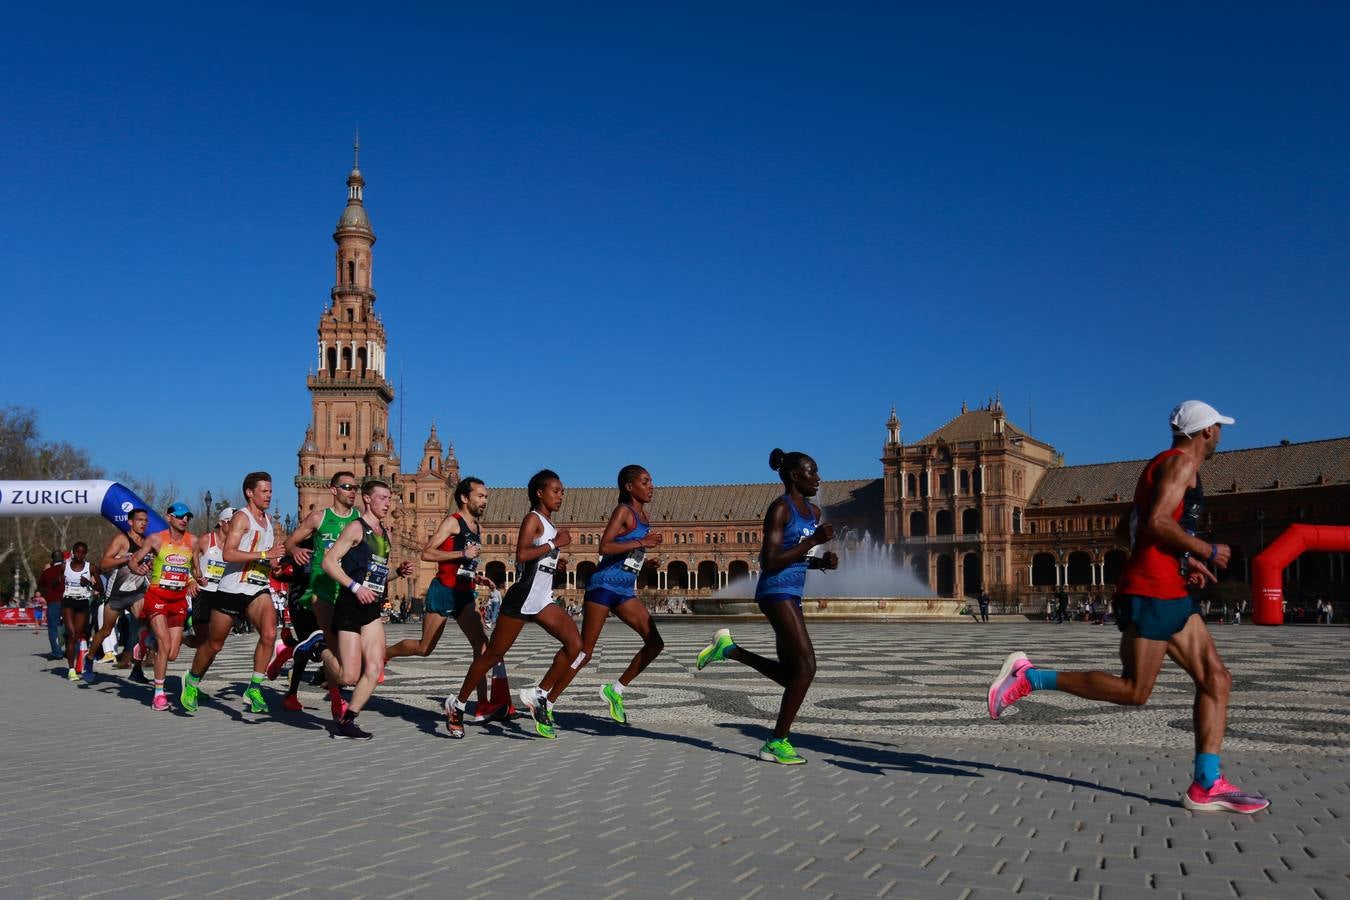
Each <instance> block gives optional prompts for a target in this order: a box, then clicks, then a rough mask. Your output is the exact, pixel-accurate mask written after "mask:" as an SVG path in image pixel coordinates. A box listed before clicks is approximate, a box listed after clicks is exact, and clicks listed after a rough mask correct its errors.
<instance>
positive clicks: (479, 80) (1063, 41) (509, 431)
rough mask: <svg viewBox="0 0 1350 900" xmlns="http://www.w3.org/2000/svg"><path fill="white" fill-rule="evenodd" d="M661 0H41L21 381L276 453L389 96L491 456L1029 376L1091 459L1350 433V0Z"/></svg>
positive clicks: (587, 473) (100, 425) (254, 456)
mask: <svg viewBox="0 0 1350 900" xmlns="http://www.w3.org/2000/svg"><path fill="white" fill-rule="evenodd" d="M644 6H645V5H642V4H637V5H608V6H607V5H583V6H580V7H577V8H575V9H562V8H559V7H557V6H556V5H530V4H526V5H520V6H516V7H513V8H512V9H511V10H510V11H509V12H507V11H504V12H500V13H498V12H495V11H489V10H458V9H447V8H444V7H443V6H442V5H432V4H428V5H426V6H425V7H423V8H421V9H420V10H418V9H417V8H416V7H413V6H407V7H401V8H399V9H398V10H397V11H390V12H385V11H384V10H382V9H380V8H379V7H378V6H375V7H372V6H371V5H369V4H362V5H350V4H341V3H328V4H323V5H310V6H301V5H296V6H293V7H290V8H288V9H280V10H279V9H277V8H274V5H261V4H260V5H247V4H245V5H236V6H232V7H229V8H228V9H227V8H225V7H201V8H188V7H187V6H184V5H170V4H163V5H158V6H137V7H134V8H133V7H119V8H116V9H110V8H108V7H107V6H106V5H105V6H88V5H82V4H76V5H75V6H74V7H69V6H63V7H59V8H53V9H52V10H48V9H45V8H36V7H32V6H30V7H29V8H27V9H24V10H19V11H16V12H15V13H14V14H13V18H12V19H11V20H10V22H9V28H8V34H7V36H6V44H7V46H6V52H5V56H4V59H5V62H4V64H3V65H4V68H5V71H6V73H7V75H8V78H7V79H6V80H7V83H8V85H9V87H8V89H7V90H6V91H5V92H4V94H3V95H2V96H0V113H2V114H3V121H4V122H5V124H6V128H5V132H6V135H5V138H4V140H3V142H0V161H2V162H3V165H4V169H3V171H4V172H5V181H6V184H5V194H6V201H7V202H6V206H7V209H6V216H5V222H6V226H5V229H4V242H3V245H4V246H5V248H6V249H7V251H8V252H7V253H6V261H5V268H6V270H7V273H8V279H7V281H8V285H7V288H8V290H7V294H8V298H9V300H8V302H7V303H6V315H5V319H6V331H7V332H8V334H9V340H8V342H7V345H8V350H9V353H8V360H9V365H8V366H7V370H8V372H7V376H8V377H7V378H6V385H5V387H4V389H3V391H0V402H4V403H17V404H21V405H26V406H31V407H34V408H36V409H37V410H38V411H39V412H40V415H41V422H42V425H43V427H44V431H45V433H46V435H47V436H49V437H52V438H59V439H63V440H68V441H71V442H72V443H75V444H79V445H82V446H85V447H87V448H89V449H90V450H91V452H92V453H93V455H94V457H95V459H96V461H97V462H98V463H99V464H100V465H102V466H104V467H105V468H107V469H108V470H110V471H118V470H125V471H131V472H134V473H137V474H140V475H143V476H146V477H151V478H156V479H158V480H160V481H162V482H172V483H174V484H175V485H177V486H178V487H179V488H180V489H182V492H183V493H185V494H189V495H191V494H197V493H200V491H201V490H202V489H203V488H208V487H209V488H211V489H212V490H214V491H216V492H217V493H219V490H220V488H221V487H222V486H226V487H231V486H234V485H237V482H238V479H239V477H240V476H241V475H242V474H243V472H245V471H246V470H248V469H251V468H267V469H271V470H272V471H273V472H274V473H277V474H278V476H279V480H285V481H287V482H288V481H289V478H290V477H291V476H292V475H293V473H294V471H295V465H296V457H295V451H296V449H297V447H298V445H299V443H300V441H301V439H302V437H303V433H304V427H305V424H306V422H307V421H308V417H309V400H308V395H307V392H306V391H305V388H304V377H305V373H306V370H307V368H308V366H310V365H311V362H312V359H313V357H314V355H315V352H314V341H315V326H316V323H317V319H318V315H319V313H320V310H321V309H322V308H323V307H324V305H326V304H327V302H328V289H329V286H330V285H331V284H332V280H333V279H332V260H333V252H334V244H333V243H332V239H331V233H332V230H333V227H334V225H335V223H336V221H337V217H338V214H339V213H340V212H341V209H342V206H343V203H344V198H345V188H344V184H343V182H344V180H345V178H346V174H347V171H348V169H349V168H350V165H351V152H350V149H351V140H352V132H353V130H354V129H355V128H357V127H359V128H360V130H361V138H362V160H361V162H362V170H363V171H364V173H365V176H366V179H367V181H368V187H367V189H366V203H367V208H368V210H369V212H370V216H371V220H372V222H373V225H374V228H375V231H376V234H377V236H378V239H379V241H378V243H377V245H376V247H375V268H374V279H375V287H376V290H377V291H378V293H379V300H378V304H377V308H378V310H379V312H380V313H381V315H382V317H383V319H384V322H385V325H386V327H387V329H388V331H389V336H390V346H389V353H390V372H391V374H392V376H393V377H394V378H395V379H399V378H400V377H401V378H402V381H403V383H404V385H405V390H404V393H403V400H404V404H405V405H404V410H403V412H404V421H405V423H406V424H405V431H404V439H403V442H402V444H401V445H400V449H401V450H402V451H403V454H404V455H405V457H411V458H414V459H415V458H416V455H417V453H418V451H419V449H420V447H421V444H422V441H423V440H424V438H425V436H426V432H427V428H428V424H429V422H430V421H431V420H432V418H435V419H436V421H437V422H438V424H439V428H440V432H441V435H442V436H443V437H448V438H449V439H451V440H453V441H454V443H455V446H456V449H457V451H458V454H459V456H460V459H461V461H462V463H463V466H464V470H465V472H466V473H470V472H472V473H474V474H478V475H480V476H482V477H484V478H486V479H487V480H488V481H489V483H493V484H516V485H519V484H523V483H524V481H525V480H526V479H527V478H528V476H529V474H530V473H531V472H532V471H534V470H535V469H536V468H538V467H540V466H544V465H547V466H550V467H552V468H555V469H557V470H558V471H560V472H561V473H562V474H563V477H564V480H565V481H567V482H568V483H570V484H574V485H587V484H610V483H611V480H612V478H613V475H614V472H615V471H616V470H617V469H618V467H619V466H621V465H623V464H625V463H628V462H632V461H638V462H642V463H643V464H645V465H647V466H648V468H650V469H651V470H652V472H653V473H654V475H655V477H656V480H657V482H658V483H662V482H664V483H668V484H674V483H707V482H736V481H746V480H767V479H771V478H772V477H773V474H772V473H771V472H770V471H769V469H768V468H767V466H766V458H767V455H768V451H769V449H770V448H772V447H773V446H775V445H781V446H783V447H785V448H789V449H791V448H797V449H803V450H807V451H809V452H811V453H812V454H813V455H815V456H816V457H817V459H818V460H819V462H820V464H821V468H822V471H823V473H824V474H825V475H826V476H827V477H867V476H872V475H875V474H877V473H878V471H879V464H878V463H877V457H878V455H879V453H880V450H881V444H882V440H883V438H884V429H883V426H882V423H883V422H884V420H885V418H886V416H887V413H888V412H889V410H890V406H891V404H892V403H894V404H895V405H896V406H897V408H898V411H899V414H900V417H901V419H902V420H903V422H904V435H905V437H907V438H909V439H917V438H918V437H920V436H922V435H923V434H926V433H927V432H928V431H931V430H932V429H934V428H936V427H938V426H939V425H941V424H942V423H943V422H945V421H946V420H948V419H949V418H951V417H952V416H953V415H955V414H956V413H957V412H958V411H959V408H960V405H961V402H962V401H963V400H965V401H968V402H969V403H971V405H976V404H979V403H982V402H983V401H985V400H986V399H987V398H988V397H990V396H992V395H993V394H994V393H995V392H1000V393H1001V395H1002V398H1003V400H1004V403H1005V406H1006V408H1007V409H1008V412H1009V415H1010V417H1011V418H1012V420H1013V421H1014V422H1016V423H1017V424H1019V425H1021V426H1022V427H1024V428H1026V427H1032V428H1033V430H1034V433H1035V434H1036V435H1037V436H1038V437H1041V438H1043V439H1045V440H1048V441H1050V442H1051V443H1053V444H1054V445H1055V446H1057V447H1058V448H1059V449H1061V450H1062V451H1063V452H1064V454H1065V456H1066V458H1067V460H1068V461H1069V462H1071V463H1076V462H1095V461H1102V460H1109V459H1120V458H1129V457H1142V456H1147V455H1148V454H1150V453H1151V452H1153V451H1154V450H1156V449H1158V448H1159V447H1161V446H1162V445H1163V444H1164V443H1165V441H1166V438H1167V435H1166V423H1165V418H1166V413H1167V411H1168V409H1169V408H1170V407H1171V406H1172V405H1173V404H1174V403H1176V402H1177V401H1179V400H1181V399H1184V398H1187V397H1200V398H1204V399H1207V400H1209V401H1211V402H1213V403H1214V404H1215V405H1217V406H1218V407H1220V408H1221V409H1222V410H1224V411H1225V412H1229V413H1230V414H1232V415H1234V416H1236V417H1237V419H1238V422H1239V424H1238V426H1236V427H1234V428H1232V429H1229V430H1228V431H1227V432H1226V434H1225V439H1226V442H1227V443H1226V446H1229V447H1246V446H1258V445H1263V444H1270V443H1275V442H1277V441H1279V440H1280V439H1281V438H1288V439H1291V440H1295V441H1300V440H1310V439H1316V438H1321V437H1329V436H1336V435H1344V434H1347V433H1350V404H1347V402H1346V400H1345V389H1346V383H1347V378H1346V376H1347V369H1348V368H1350V367H1348V366H1347V364H1346V362H1345V353H1344V349H1343V346H1344V343H1345V340H1346V335H1347V325H1350V321H1348V320H1350V315H1348V314H1347V312H1346V303H1345V300H1346V294H1347V286H1348V285H1350V254H1347V253H1346V252H1345V247H1346V245H1347V238H1350V170H1348V169H1347V167H1346V166H1345V160H1346V159H1347V158H1350V153H1348V152H1347V151H1348V150H1350V148H1348V147H1347V143H1348V142H1347V137H1348V136H1350V125H1348V124H1347V117H1346V115H1345V112H1344V88H1345V85H1346V84H1347V83H1350V78H1347V76H1350V71H1347V69H1348V68H1350V65H1348V64H1347V60H1350V39H1348V37H1350V28H1348V27H1347V25H1348V24H1350V22H1348V21H1347V17H1346V14H1345V13H1343V12H1341V11H1338V10H1335V9H1331V8H1323V9H1321V10H1317V9H1313V8H1301V7H1299V6H1297V5H1282V6H1281V7H1280V8H1279V9H1278V10H1272V11H1271V12H1270V13H1269V14H1264V15H1263V14H1261V13H1260V12H1259V11H1252V10H1246V9H1245V8H1243V7H1231V6H1226V7H1225V6H1218V5H1215V6H1212V7H1208V8H1201V7H1193V11H1191V12H1187V13H1176V12H1172V11H1166V10H1161V9H1159V10H1155V11H1153V12H1147V11H1145V12H1140V11H1139V10H1138V9H1137V8H1134V7H1125V6H1119V7H1116V8H1115V9H1114V11H1111V10H1107V11H1100V10H1099V11H1085V9H1084V8H1083V7H1081V6H1078V5H1065V6H1062V7H1057V8H1054V7H1044V8H1040V9H1033V10H1030V11H1029V10H1027V9H1025V8H1017V9H1013V8H1011V7H1008V6H1007V5H1006V4H1004V5H990V6H958V5H942V8H913V9H907V8H904V7H903V6H901V5H898V4H875V5H861V4H859V5H848V6H839V5H836V6H838V7H839V8H837V9H827V8H825V7H824V6H814V5H813V6H800V5H790V4H789V5H785V4H781V3H776V4H764V5H760V6H749V5H746V6H739V7H737V8H736V9H735V10H733V11H728V10H727V9H724V8H722V5H718V4H694V5H687V6H683V7H682V8H681V9H678V10H677V9H673V8H669V9H650V8H641V7H644ZM392 9H393V8H391V10H392ZM1244 10H1245V11H1244ZM396 436H397V435H396ZM241 448H247V450H246V452H244V451H241ZM281 500H282V502H281V507H282V509H283V511H284V510H286V509H289V508H292V507H293V503H294V494H293V491H291V490H289V489H288V490H287V491H286V492H284V493H283V494H282V495H281Z"/></svg>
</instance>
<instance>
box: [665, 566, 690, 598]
mask: <svg viewBox="0 0 1350 900" xmlns="http://www.w3.org/2000/svg"><path fill="white" fill-rule="evenodd" d="M666 587H668V588H671V589H675V588H679V589H680V590H684V591H687V590H689V566H688V565H687V564H685V563H683V562H681V561H680V560H678V559H677V560H673V561H672V562H671V563H670V565H668V566H666Z"/></svg>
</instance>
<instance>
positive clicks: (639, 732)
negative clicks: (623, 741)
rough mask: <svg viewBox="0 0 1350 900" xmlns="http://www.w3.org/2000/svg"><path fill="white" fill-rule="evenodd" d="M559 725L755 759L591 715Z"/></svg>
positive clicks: (710, 744) (571, 716) (573, 715)
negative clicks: (649, 739)
mask: <svg viewBox="0 0 1350 900" xmlns="http://www.w3.org/2000/svg"><path fill="white" fill-rule="evenodd" d="M558 725H559V726H560V727H562V728H563V729H564V730H565V731H575V732H576V733H577V734H589V735H594V736H596V737H607V736H610V735H620V736H623V737H637V738H651V739H653V740H657V741H668V742H670V743H673V744H684V745H686V746H689V747H696V748H698V749H699V750H709V751H712V752H714V753H725V754H727V755H728V756H742V757H749V758H751V759H753V758H754V754H750V753H740V752H738V751H736V750H728V749H727V748H726V747H719V746H717V745H716V744H714V743H713V742H712V741H705V740H703V739H702V738H695V737H689V736H688V735H685V734H679V733H677V732H671V731H649V730H647V729H646V728H640V727H638V726H636V725H632V724H628V725H620V724H619V723H618V722H615V721H614V720H613V719H608V718H601V717H600V716H593V715H590V714H589V713H583V712H574V713H567V714H566V715H565V717H564V718H562V719H560V720H559V722H558Z"/></svg>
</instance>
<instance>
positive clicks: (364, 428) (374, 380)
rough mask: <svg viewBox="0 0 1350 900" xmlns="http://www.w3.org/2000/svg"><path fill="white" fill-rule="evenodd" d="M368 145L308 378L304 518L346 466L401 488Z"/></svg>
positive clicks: (355, 177)
mask: <svg viewBox="0 0 1350 900" xmlns="http://www.w3.org/2000/svg"><path fill="white" fill-rule="evenodd" d="M360 150H361V145H360V143H359V142H357V144H356V146H355V147H354V157H355V158H354V161H353V163H352V171H351V174H350V175H348V176H347V206H346V208H345V209H344V210H343V211H342V216H341V218H339V219H338V224H337V230H336V231H334V232H333V240H334V241H335V242H336V243H337V261H336V277H335V278H334V280H333V288H332V290H331V291H330V297H331V302H330V304H329V307H328V308H327V309H326V310H324V312H323V314H322V315H321V316H320V317H319V342H318V351H319V353H318V369H317V371H311V372H310V374H309V377H308V378H307V379H306V385H307V386H308V387H309V393H310V401H311V403H312V405H313V410H314V418H313V423H312V424H311V425H310V426H309V428H307V429H306V430H305V441H304V443H303V444H302V445H301V446H300V451H299V457H300V468H299V473H298V474H297V475H296V478H295V486H296V489H297V492H298V493H299V500H300V515H301V516H304V515H305V514H307V513H309V512H310V511H311V510H314V509H320V508H322V507H324V506H326V505H328V503H329V502H330V500H331V495H330V494H329V492H328V480H329V478H331V477H332V475H333V474H334V473H335V472H338V471H341V470H343V469H347V470H349V471H352V472H355V473H356V475H357V477H358V478H365V477H375V478H383V479H384V480H385V481H388V482H390V483H391V484H393V485H395V488H394V490H395V493H397V492H398V487H397V482H398V479H399V459H398V454H397V452H396V449H395V447H394V444H393V440H392V439H391V438H390V437H389V404H390V403H392V402H393V400H394V389H393V386H392V385H390V384H389V382H388V381H387V380H386V379H385V374H384V371H385V370H384V366H385V334H384V325H383V323H381V322H380V317H379V316H378V315H377V314H376V312H375V291H374V289H373V288H372V287H371V263H372V259H373V253H372V250H373V248H374V246H375V232H374V231H373V230H372V229H371V227H370V218H369V217H368V216H367V215H366V208H365V203H364V200H363V197H362V191H363V190H364V188H365V186H366V180H365V179H364V178H363V177H361V167H360Z"/></svg>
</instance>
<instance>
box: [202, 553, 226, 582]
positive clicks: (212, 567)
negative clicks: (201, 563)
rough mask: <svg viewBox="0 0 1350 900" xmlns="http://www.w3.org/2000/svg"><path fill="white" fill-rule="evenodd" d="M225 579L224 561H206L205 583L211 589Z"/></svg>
mask: <svg viewBox="0 0 1350 900" xmlns="http://www.w3.org/2000/svg"><path fill="white" fill-rule="evenodd" d="M224 577H225V560H223V559H208V560H207V561H206V583H207V584H209V585H211V586H212V587H214V586H216V585H218V584H220V579H222V578H224Z"/></svg>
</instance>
